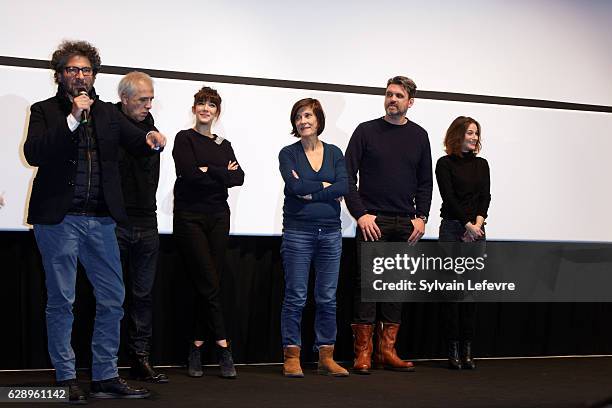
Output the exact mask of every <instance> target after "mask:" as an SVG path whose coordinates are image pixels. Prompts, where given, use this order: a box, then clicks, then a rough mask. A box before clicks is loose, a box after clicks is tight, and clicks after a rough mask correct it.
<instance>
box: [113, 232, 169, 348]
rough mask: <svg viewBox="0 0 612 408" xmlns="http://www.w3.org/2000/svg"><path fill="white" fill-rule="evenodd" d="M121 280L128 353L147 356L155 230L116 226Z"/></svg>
mask: <svg viewBox="0 0 612 408" xmlns="http://www.w3.org/2000/svg"><path fill="white" fill-rule="evenodd" d="M115 232H116V234H117V243H118V244H119V251H120V252H121V266H122V268H123V280H124V282H125V285H126V298H125V304H124V308H125V311H126V314H127V317H128V333H129V339H128V348H129V350H130V352H131V353H132V354H135V355H139V356H144V355H149V352H150V350H151V339H152V337H153V283H154V282H155V272H156V271H157V257H158V253H159V235H158V233H157V228H150V227H149V228H147V227H137V226H130V227H124V226H117V229H116V230H115Z"/></svg>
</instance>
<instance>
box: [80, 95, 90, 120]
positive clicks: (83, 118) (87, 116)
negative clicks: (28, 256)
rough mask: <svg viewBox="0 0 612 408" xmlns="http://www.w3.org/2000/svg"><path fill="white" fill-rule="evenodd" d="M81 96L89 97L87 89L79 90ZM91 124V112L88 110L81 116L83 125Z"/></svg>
mask: <svg viewBox="0 0 612 408" xmlns="http://www.w3.org/2000/svg"><path fill="white" fill-rule="evenodd" d="M78 92H79V95H78V96H81V95H87V96H89V93H88V92H87V89H85V88H79V91H78ZM87 122H89V111H88V110H85V109H84V110H83V113H82V114H81V123H87Z"/></svg>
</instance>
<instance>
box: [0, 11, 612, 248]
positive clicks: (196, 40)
mask: <svg viewBox="0 0 612 408" xmlns="http://www.w3.org/2000/svg"><path fill="white" fill-rule="evenodd" d="M73 6H74V3H73V2H63V1H59V2H39V3H38V4H36V5H35V6H33V4H31V3H27V4H26V3H25V2H22V3H14V2H2V3H0V32H1V34H2V38H3V41H2V43H1V44H0V62H2V61H9V60H10V61H14V59H15V58H23V59H24V60H23V61H24V62H23V64H14V63H7V62H4V63H0V135H1V137H2V149H0V174H2V176H1V177H0V195H1V196H0V197H1V198H2V199H3V200H4V206H2V208H1V209H0V230H26V229H27V228H29V226H28V225H27V224H26V223H25V217H26V211H27V200H28V197H29V192H30V188H31V182H32V179H33V177H34V175H35V171H36V169H35V168H32V167H29V166H28V165H27V163H26V162H25V159H24V157H23V153H22V146H23V142H24V140H25V135H26V133H27V123H28V116H29V107H30V105H31V104H32V103H34V102H36V101H39V100H42V99H46V98H48V97H50V96H52V95H53V94H54V93H55V89H56V87H55V84H54V83H53V76H52V72H51V71H50V70H49V69H44V68H41V67H36V64H34V63H32V62H31V61H40V60H49V59H50V56H51V53H52V52H53V50H54V49H55V48H56V47H57V45H58V44H59V43H60V42H61V41H62V40H63V39H84V40H87V41H89V42H91V43H92V44H94V45H95V46H96V47H98V49H99V50H100V53H101V56H102V63H103V65H107V66H113V67H121V68H140V69H143V70H158V71H150V73H151V74H152V76H153V77H154V81H155V100H154V103H153V110H152V113H153V115H154V117H155V120H156V124H157V126H158V128H159V129H160V131H162V133H164V134H165V135H166V136H167V137H168V141H169V143H168V145H167V147H166V150H165V151H164V152H163V153H162V156H161V157H162V168H161V177H160V185H159V189H158V193H157V201H158V221H159V230H160V232H162V233H171V232H172V205H173V197H172V188H173V185H174V180H175V172H174V163H173V161H172V155H171V151H172V145H173V140H174V135H175V134H176V133H177V132H178V131H179V130H181V129H185V128H188V127H191V126H192V124H193V118H192V115H191V104H192V102H193V94H194V93H195V92H196V91H197V90H198V89H199V87H201V86H202V84H203V82H202V81H196V80H190V79H189V78H193V77H194V76H196V75H197V74H210V75H213V76H216V78H219V81H217V82H214V81H207V82H206V84H207V85H209V86H212V87H214V88H216V89H217V90H218V91H219V93H220V94H221V96H222V98H223V113H222V115H221V118H220V120H219V122H218V123H217V125H216V127H215V129H214V131H215V133H218V134H220V135H222V136H223V137H225V138H227V139H229V140H230V141H231V142H232V145H233V147H234V150H235V152H236V155H237V158H238V160H239V162H240V163H241V165H242V167H243V169H244V171H245V174H246V177H245V183H244V185H243V186H242V187H237V188H232V189H231V190H230V197H229V204H230V207H231V211H232V218H231V233H232V234H236V235H279V234H280V233H281V230H282V203H283V182H282V179H281V178H280V175H279V172H278V160H277V156H278V152H279V150H280V149H281V148H282V147H283V146H285V145H287V144H290V143H293V142H294V141H295V139H294V138H293V137H292V136H291V135H290V134H289V132H290V130H291V124H290V122H289V112H290V109H291V106H292V105H293V103H294V102H296V101H297V100H298V99H301V98H304V97H314V98H317V99H319V100H320V101H321V103H322V105H323V108H324V109H325V113H326V118H327V119H326V129H325V132H324V133H323V134H322V135H321V139H322V140H323V141H326V142H329V143H333V144H336V145H338V146H339V147H340V148H341V149H342V150H344V149H345V148H346V145H347V144H348V140H349V138H350V136H351V134H352V132H353V130H354V129H355V127H356V126H357V125H358V124H359V123H360V122H363V121H366V120H370V119H373V118H376V117H380V116H382V115H383V114H384V110H383V96H382V94H381V95H372V94H367V93H359V92H354V91H353V90H351V88H349V87H343V86H344V85H352V86H357V87H379V88H382V87H383V86H384V85H385V83H386V80H387V79H388V78H389V77H391V76H394V75H406V76H409V77H411V78H413V79H414V80H415V82H416V83H417V85H418V87H419V89H420V90H426V91H435V92H441V93H449V94H448V95H452V94H464V95H467V96H465V97H464V98H463V99H462V101H452V100H444V99H453V97H449V98H444V97H443V96H442V97H437V98H434V99H432V98H418V97H417V100H416V102H415V104H414V106H413V108H411V109H410V110H409V111H408V117H409V118H410V119H411V120H413V121H415V122H417V123H419V124H420V125H421V126H423V127H424V128H425V129H426V130H427V131H428V132H429V137H430V142H431V147H432V158H433V162H434V165H435V161H436V160H437V159H438V158H439V157H441V156H442V155H443V154H444V152H443V150H442V140H443V136H444V132H445V131H446V129H447V127H448V125H449V124H450V122H451V121H452V120H453V119H454V118H455V117H456V116H459V115H468V116H472V117H474V118H476V119H477V120H478V121H479V122H480V123H481V125H482V131H483V134H482V142H483V150H482V152H481V155H482V156H483V157H485V158H486V159H487V160H488V161H489V165H490V168H491V195H492V201H491V207H490V211H489V220H488V224H487V236H488V238H489V239H492V240H517V241H533V240H537V241H602V242H612V217H610V216H609V213H610V203H611V202H612V188H610V187H609V182H608V179H609V177H610V176H611V175H612V160H610V159H609V155H610V152H612V134H611V129H612V113H610V112H611V108H610V106H612V81H611V79H610V73H611V72H612V53H610V50H611V49H612V29H611V28H610V24H609V22H610V21H612V3H610V2H570V1H563V2H558V1H535V2H520V1H519V2H514V3H507V2H502V1H470V2H467V3H461V6H460V5H457V4H455V3H454V2H450V1H439V2H430V3H428V5H427V6H425V5H423V4H420V3H416V2H415V4H412V3H411V2H405V3H401V4H400V3H398V2H391V1H379V2H376V3H372V2H361V1H355V2H346V3H344V2H337V3H334V2H323V1H311V2H309V3H308V7H305V8H301V7H299V8H298V7H296V6H295V5H291V4H289V3H288V2H277V1H270V2H261V3H251V2H247V1H234V2H231V4H229V3H228V4H225V3H223V2H215V3H208V2H201V1H198V2H196V1H180V0H179V1H174V2H170V3H168V4H165V5H157V4H155V3H152V2H142V1H135V2H116V1H109V2H105V4H104V6H103V7H102V6H98V7H95V8H90V7H83V8H81V11H79V8H77V7H73ZM33 8H36V12H35V13H33V12H32V9H33ZM18 65H21V66H18ZM111 72H112V71H111ZM156 72H157V73H161V74H159V75H156ZM167 73H171V75H166V74H167ZM177 73H183V74H181V75H182V76H183V77H184V78H186V79H170V78H169V77H177V76H181V75H177ZM191 74H193V75H191ZM190 75H191V76H190ZM229 76H231V77H229ZM120 78H121V76H120V75H114V74H108V73H100V74H99V75H98V76H97V78H96V83H95V87H96V90H97V92H98V94H99V95H100V97H101V99H102V100H105V101H111V102H114V101H117V100H118V97H117V94H116V87H117V84H118V82H119V79H120ZM257 78H262V79H270V80H273V81H272V82H269V83H267V84H269V85H270V86H263V85H261V84H260V85H247V84H245V83H253V79H257ZM274 81H276V82H274ZM282 81H300V85H299V86H298V85H292V84H291V83H289V82H282ZM255 82H257V81H255ZM308 84H312V87H311V88H309V87H308ZM337 85H338V86H337ZM317 89H323V90H317ZM381 92H382V91H381ZM425 94H427V93H425ZM481 95H487V96H494V97H502V98H503V97H505V98H517V99H516V101H518V102H516V103H511V104H505V102H503V99H501V98H497V99H496V98H493V99H485V98H482V97H480V96H481ZM525 100H541V101H545V103H544V106H547V107H529V106H525V105H528V104H525V103H523V102H521V101H525ZM560 103H570V104H575V105H572V106H574V108H573V109H565V108H562V107H563V105H562V104H560ZM581 106H589V107H590V108H582V107H581ZM593 106H595V107H594V108H593ZM566 107H567V106H566ZM398 182H401V180H398ZM440 203H441V200H440V195H439V192H438V189H437V186H436V185H435V183H434V194H433V200H432V205H431V218H430V222H428V225H427V230H426V236H425V238H436V237H437V235H438V234H437V229H438V225H439V221H440V219H439V209H440ZM342 226H343V233H344V235H345V236H353V234H354V226H355V222H354V220H353V219H352V217H351V216H350V214H349V213H348V211H347V210H346V207H344V205H343V209H342Z"/></svg>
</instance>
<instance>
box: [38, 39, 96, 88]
mask: <svg viewBox="0 0 612 408" xmlns="http://www.w3.org/2000/svg"><path fill="white" fill-rule="evenodd" d="M74 56H80V57H85V58H87V59H88V60H89V62H90V63H91V69H92V70H93V74H94V76H95V75H97V74H98V72H99V71H100V66H101V65H102V61H101V60H100V53H99V52H98V49H97V48H96V47H94V46H93V45H91V44H90V43H88V42H87V41H67V40H66V41H62V43H61V44H60V45H59V47H58V49H57V50H55V52H54V53H53V56H52V57H51V61H50V63H51V69H52V70H54V71H55V74H53V76H54V78H55V83H57V84H59V83H60V80H59V74H60V73H61V72H62V71H64V68H66V64H67V63H68V60H69V59H70V58H72V57H74Z"/></svg>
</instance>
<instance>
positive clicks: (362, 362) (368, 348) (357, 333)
mask: <svg viewBox="0 0 612 408" xmlns="http://www.w3.org/2000/svg"><path fill="white" fill-rule="evenodd" d="M351 328H352V329H353V347H354V351H355V360H354V363H353V371H354V372H355V373H357V374H370V368H371V367H372V349H373V345H372V334H373V333H374V326H373V325H371V324H358V323H355V324H351Z"/></svg>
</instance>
